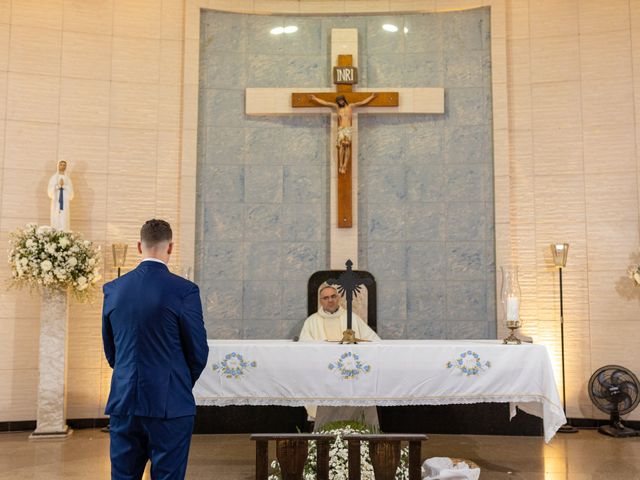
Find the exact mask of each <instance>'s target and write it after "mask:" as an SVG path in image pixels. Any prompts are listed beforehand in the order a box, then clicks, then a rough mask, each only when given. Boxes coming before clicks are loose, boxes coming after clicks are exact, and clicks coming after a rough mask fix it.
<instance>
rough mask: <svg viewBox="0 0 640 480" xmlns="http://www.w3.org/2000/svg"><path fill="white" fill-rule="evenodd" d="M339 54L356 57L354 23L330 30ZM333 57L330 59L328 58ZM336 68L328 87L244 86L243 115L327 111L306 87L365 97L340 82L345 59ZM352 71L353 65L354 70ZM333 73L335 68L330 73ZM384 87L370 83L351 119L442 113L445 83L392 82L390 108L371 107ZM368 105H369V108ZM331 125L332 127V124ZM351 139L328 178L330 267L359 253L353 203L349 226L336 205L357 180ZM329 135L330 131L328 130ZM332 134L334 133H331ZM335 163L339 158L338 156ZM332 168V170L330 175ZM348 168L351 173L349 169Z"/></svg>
mask: <svg viewBox="0 0 640 480" xmlns="http://www.w3.org/2000/svg"><path fill="white" fill-rule="evenodd" d="M341 55H351V58H352V59H353V60H354V61H355V60H357V58H358V30H357V29H355V28H334V29H332V30H331V58H332V59H333V61H334V62H335V61H336V60H337V59H338V58H340V56H341ZM332 63H333V62H332ZM335 66H337V67H340V68H341V69H340V68H339V69H338V70H335V71H334V72H341V73H340V75H342V77H341V78H337V77H336V78H334V80H336V81H337V84H338V88H337V92H336V91H332V90H333V89H332V88H327V87H323V86H319V85H318V86H316V87H287V88H269V87H251V88H247V89H246V91H245V98H246V102H245V113H246V114H247V115H314V114H316V115H317V114H325V113H328V112H329V109H328V108H318V107H319V105H318V104H316V103H312V101H311V99H310V98H309V96H308V95H307V96H305V94H306V93H310V94H313V93H314V92H322V93H319V94H318V93H316V94H315V96H316V97H317V98H322V99H324V100H325V101H327V102H335V100H336V96H338V95H344V96H345V98H346V99H347V101H349V102H350V103H352V104H353V103H357V102H360V101H362V100H364V99H366V98H367V97H368V96H369V94H368V93H367V92H353V91H352V87H351V84H349V83H347V84H342V83H341V82H343V81H348V82H349V81H352V79H350V78H348V75H349V73H351V71H350V70H348V68H347V66H346V65H343V66H340V65H337V64H336V65H335ZM353 73H354V74H355V69H354V70H353ZM334 75H337V73H334ZM384 90H385V89H383V88H371V89H370V91H371V92H375V93H376V96H375V98H373V99H372V100H371V102H370V103H369V104H367V105H362V106H361V107H359V108H358V109H356V112H359V113H355V114H354V115H353V125H354V126H356V127H357V124H358V118H357V117H358V116H359V115H360V114H368V113H374V112H375V113H376V114H391V115H402V114H442V113H444V89H443V88H440V87H400V88H396V87H394V88H393V90H394V91H397V92H398V93H397V105H398V106H397V107H389V108H373V107H377V106H378V105H379V102H383V101H384V99H385V98H387V95H388V94H387V93H386V92H385V91H384ZM294 92H304V93H301V94H300V93H299V94H296V97H297V96H300V97H301V100H300V101H302V102H305V105H306V107H308V108H300V107H301V106H295V107H294V106H293V105H292V97H293V95H292V94H293V93H294ZM369 107H372V108H369ZM332 130H334V128H333V126H332ZM353 133H354V136H353V143H352V145H351V148H350V149H349V150H351V156H352V159H351V160H350V161H349V162H348V165H347V173H346V175H345V174H339V173H337V168H336V170H333V172H335V176H336V178H337V181H332V182H331V185H330V191H329V192H328V193H329V198H330V199H331V200H330V202H329V215H330V219H331V221H330V228H329V232H328V234H329V266H330V268H332V269H336V270H337V269H341V268H343V265H344V262H345V261H346V260H347V259H348V258H351V259H353V261H354V267H355V265H356V262H357V258H358V238H359V235H358V209H357V208H355V209H353V214H352V218H353V221H352V222H353V226H352V228H339V227H341V226H342V225H341V223H342V222H341V221H340V219H341V218H344V217H343V216H342V215H339V214H338V203H340V204H341V205H347V206H348V207H349V208H352V198H351V197H352V190H351V189H352V187H351V184H353V185H354V187H353V188H356V186H357V182H358V165H357V156H358V155H357V146H358V145H357V133H356V132H355V131H354V132H353ZM336 134H337V131H336ZM332 135H333V133H332ZM336 136H337V135H336ZM332 143H334V144H335V143H337V140H335V139H334V140H333V141H332ZM331 150H332V153H331V157H333V156H336V157H337V155H334V152H335V154H337V148H336V149H335V150H334V148H333V146H332V147H331ZM336 163H339V160H338V162H336ZM333 172H332V176H333ZM352 172H353V174H352ZM346 181H348V184H347V188H344V187H342V188H341V191H342V192H344V193H346V194H348V195H349V197H348V198H347V199H344V200H339V199H338V197H339V195H338V191H337V190H338V184H339V183H343V182H346Z"/></svg>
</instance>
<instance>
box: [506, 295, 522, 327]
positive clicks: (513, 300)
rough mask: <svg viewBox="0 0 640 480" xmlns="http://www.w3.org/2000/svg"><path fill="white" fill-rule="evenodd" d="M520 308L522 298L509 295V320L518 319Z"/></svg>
mask: <svg viewBox="0 0 640 480" xmlns="http://www.w3.org/2000/svg"><path fill="white" fill-rule="evenodd" d="M518 308H520V299H519V298H518V297H507V321H508V322H517V321H518V318H519V317H518Z"/></svg>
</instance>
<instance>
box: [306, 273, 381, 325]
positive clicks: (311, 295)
mask: <svg viewBox="0 0 640 480" xmlns="http://www.w3.org/2000/svg"><path fill="white" fill-rule="evenodd" d="M344 272H345V270H320V271H318V272H315V273H314V274H313V275H311V276H310V277H309V281H308V283H307V315H312V314H314V313H316V312H317V311H318V288H320V285H322V284H323V283H325V282H326V281H327V280H329V279H330V278H339V277H340V275H341V274H343V273H344ZM353 273H354V274H355V275H356V276H357V277H358V278H362V279H365V278H366V279H369V281H370V283H369V284H368V285H363V286H362V287H361V288H362V289H363V291H364V290H366V297H367V302H366V304H367V308H366V311H365V312H359V311H358V310H357V304H358V300H357V299H355V300H354V303H355V304H356V305H354V309H353V311H354V312H355V313H357V314H358V315H360V317H361V318H362V319H363V320H364V321H365V322H366V323H367V324H368V325H369V326H370V327H371V328H372V329H373V331H377V325H378V322H377V310H378V304H377V301H376V300H377V297H376V294H377V288H376V279H375V278H374V276H373V275H371V274H370V273H369V272H366V271H364V270H353Z"/></svg>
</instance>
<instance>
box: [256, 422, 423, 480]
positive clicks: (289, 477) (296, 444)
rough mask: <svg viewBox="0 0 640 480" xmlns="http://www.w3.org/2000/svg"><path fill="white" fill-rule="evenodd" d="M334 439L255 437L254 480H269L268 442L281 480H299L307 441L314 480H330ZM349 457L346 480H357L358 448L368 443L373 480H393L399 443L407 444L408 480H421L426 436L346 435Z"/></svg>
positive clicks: (304, 435) (284, 435) (325, 436)
mask: <svg viewBox="0 0 640 480" xmlns="http://www.w3.org/2000/svg"><path fill="white" fill-rule="evenodd" d="M335 438H336V436H335V435H330V434H316V433H314V434H309V433H300V434H291V433H282V434H276V433H254V434H253V435H251V440H253V441H255V442H256V480H267V478H268V476H269V442H270V441H275V442H276V458H277V459H278V463H279V464H280V471H281V473H282V479H283V480H301V479H302V475H303V473H304V465H305V463H306V461H307V455H308V454H309V440H314V441H315V442H316V444H317V465H318V467H317V478H318V480H329V447H330V443H331V442H332V441H334V440H335ZM343 438H344V440H346V441H347V445H348V447H347V448H348V453H349V480H360V474H361V471H360V468H361V466H360V445H361V443H362V442H369V456H370V457H371V464H372V466H373V471H374V473H375V477H376V480H394V478H395V474H396V470H397V469H398V465H399V464H400V448H401V445H402V442H408V443H409V480H421V449H422V442H423V441H424V440H426V439H427V436H426V435H417V434H387V435H384V434H375V435H369V434H363V435H361V434H353V435H345V436H344V437H343Z"/></svg>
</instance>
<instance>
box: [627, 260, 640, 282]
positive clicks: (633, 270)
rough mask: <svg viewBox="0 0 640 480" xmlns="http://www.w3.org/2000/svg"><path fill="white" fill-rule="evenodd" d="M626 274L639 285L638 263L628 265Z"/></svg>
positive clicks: (639, 266)
mask: <svg viewBox="0 0 640 480" xmlns="http://www.w3.org/2000/svg"><path fill="white" fill-rule="evenodd" d="M627 274H628V275H629V278H630V279H631V280H633V283H634V284H636V286H638V285H640V265H639V264H636V265H631V266H630V267H629V270H627Z"/></svg>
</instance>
